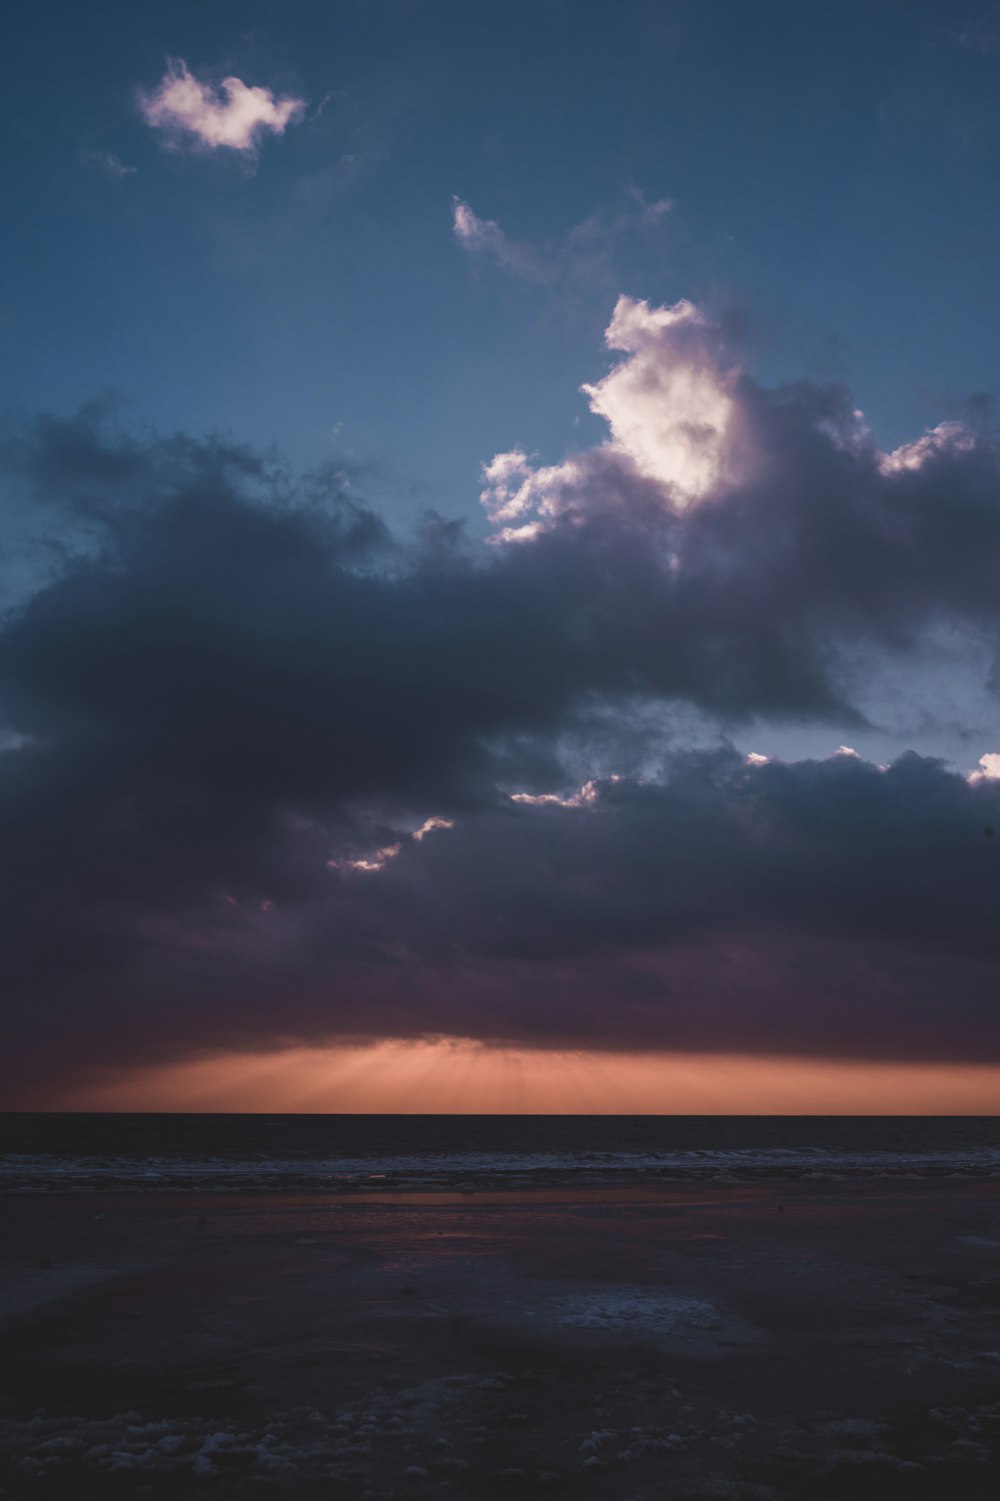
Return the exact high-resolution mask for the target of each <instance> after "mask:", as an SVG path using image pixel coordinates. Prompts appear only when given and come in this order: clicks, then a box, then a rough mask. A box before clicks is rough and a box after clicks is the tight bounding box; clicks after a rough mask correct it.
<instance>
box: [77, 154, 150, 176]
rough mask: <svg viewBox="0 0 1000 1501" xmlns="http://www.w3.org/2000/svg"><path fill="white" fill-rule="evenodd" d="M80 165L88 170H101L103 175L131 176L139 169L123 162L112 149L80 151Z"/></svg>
mask: <svg viewBox="0 0 1000 1501" xmlns="http://www.w3.org/2000/svg"><path fill="white" fill-rule="evenodd" d="M80 165H81V167H86V168H87V169H88V171H90V172H103V174H104V176H105V177H131V176H132V175H133V174H134V173H135V172H137V171H138V170H139V169H138V167H130V166H129V165H128V163H127V162H123V161H122V159H121V157H118V156H116V155H115V153H114V152H113V151H90V150H83V151H81V152H80Z"/></svg>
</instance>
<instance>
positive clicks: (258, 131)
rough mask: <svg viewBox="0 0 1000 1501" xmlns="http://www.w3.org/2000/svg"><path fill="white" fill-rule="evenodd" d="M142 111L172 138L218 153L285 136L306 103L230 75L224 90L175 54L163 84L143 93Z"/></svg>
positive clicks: (248, 148)
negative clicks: (223, 148)
mask: <svg viewBox="0 0 1000 1501" xmlns="http://www.w3.org/2000/svg"><path fill="white" fill-rule="evenodd" d="M138 97H139V110H140V113H141V115H142V118H143V119H144V120H145V122H146V124H147V125H149V126H150V127H151V128H152V129H153V130H158V131H160V132H162V134H163V135H164V136H165V137H166V139H167V141H168V142H169V143H170V144H172V145H176V144H178V143H179V142H181V141H184V140H187V141H188V142H189V144H195V145H197V146H200V147H204V148H206V149H207V150H210V151H214V150H217V149H219V148H222V147H225V148H227V149H229V150H231V151H242V152H254V151H256V150H257V148H258V146H259V145H260V141H261V138H262V136H264V135H267V134H271V135H278V136H280V135H284V133H285V131H286V130H287V128H288V126H289V125H294V124H295V123H296V122H297V121H299V120H301V119H302V116H303V115H304V113H305V101H304V100H303V99H297V98H294V97H293V96H291V95H287V96H285V97H284V98H279V97H278V96H277V95H275V94H273V93H272V92H271V90H270V89H265V88H261V87H259V86H251V85H249V84H246V83H244V82H243V81H242V79H240V78H224V79H223V80H222V82H221V84H220V85H219V87H218V88H215V87H214V86H213V85H212V84H210V83H205V82H203V81H202V80H201V79H199V78H196V77H195V76H194V74H193V73H192V72H191V70H190V69H189V68H188V65H187V63H186V62H184V60H183V59H182V58H170V59H168V62H167V71H166V72H165V73H164V75H163V78H162V79H161V80H160V83H159V86H158V87H157V88H156V89H154V90H153V91H152V92H151V93H146V92H145V91H143V90H140V91H139V96H138Z"/></svg>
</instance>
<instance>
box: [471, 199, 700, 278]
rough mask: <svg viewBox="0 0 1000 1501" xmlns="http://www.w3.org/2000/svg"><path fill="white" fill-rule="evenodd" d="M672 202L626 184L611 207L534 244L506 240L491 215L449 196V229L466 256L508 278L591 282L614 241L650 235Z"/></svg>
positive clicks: (607, 264) (606, 267) (606, 268)
mask: <svg viewBox="0 0 1000 1501" xmlns="http://www.w3.org/2000/svg"><path fill="white" fill-rule="evenodd" d="M673 206H674V205H673V202H672V200H671V199H669V198H659V199H655V200H653V201H650V200H649V199H647V198H646V197H645V195H644V194H643V193H642V192H641V191H640V190H639V189H638V188H635V187H629V188H626V189H625V191H624V193H623V194H622V195H621V197H620V199H619V201H618V202H617V203H616V204H615V205H614V206H613V207H612V208H611V209H609V210H605V211H603V212H598V213H595V214H591V215H590V216H589V217H588V218H587V219H584V220H583V221H582V222H581V223H579V224H577V225H574V227H573V228H572V229H571V230H570V231H569V233H568V234H567V235H566V236H565V237H564V238H563V239H561V240H559V241H556V242H554V243H549V244H545V245H539V246H535V245H529V244H527V243H525V242H524V241H520V240H513V239H511V238H510V236H509V235H507V234H506V233H505V232H504V230H503V229H501V227H500V225H499V224H498V223H497V221H496V220H495V219H481V218H480V217H479V215H478V214H477V213H476V212H475V211H474V210H473V209H472V208H471V207H470V205H469V204H468V203H466V202H465V201H464V199H462V198H458V197H453V198H452V200H451V212H452V230H453V232H454V235H455V239H456V240H457V241H458V243H459V245H461V247H462V249H463V250H465V251H466V252H467V253H468V254H469V255H473V256H483V257H485V258H487V259H489V260H492V261H493V262H494V264H496V265H497V266H499V267H500V268H501V270H503V271H506V272H508V273H510V274H511V275H513V276H519V277H523V278H525V279H526V280H528V281H538V282H563V283H569V284H574V283H576V284H589V285H593V284H594V283H595V282H597V281H604V280H606V278H607V276H608V275H609V274H610V273H611V270H612V262H613V256H614V249H615V246H616V244H618V242H620V241H621V240H623V239H624V238H627V237H629V236H634V235H636V234H640V235H648V234H650V233H655V232H656V231H657V230H659V228H660V227H661V225H662V223H663V221H664V219H665V218H666V216H667V215H668V214H669V213H671V212H672V210H673Z"/></svg>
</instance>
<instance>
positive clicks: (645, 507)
mask: <svg viewBox="0 0 1000 1501" xmlns="http://www.w3.org/2000/svg"><path fill="white" fill-rule="evenodd" d="M608 343H609V346H610V348H611V349H612V350H613V351H615V353H616V355H617V356H619V358H618V360H617V363H615V364H613V365H612V367H611V369H610V370H609V371H608V372H607V373H605V375H604V376H603V377H602V378H600V379H599V380H597V381H596V382H594V383H593V384H592V385H589V386H587V387H585V388H584V389H585V392H586V394H587V396H588V399H589V400H590V402H591V404H592V406H593V409H594V410H595V411H596V412H599V413H600V414H601V415H603V416H604V417H605V418H606V420H607V422H608V427H609V431H608V438H607V441H606V442H605V443H603V444H601V445H598V446H597V447H596V448H592V449H588V450H583V451H581V452H579V453H575V454H570V455H568V456H567V457H566V458H565V459H564V460H563V461H561V462H560V463H558V464H555V465H549V466H546V465H539V464H537V463H535V462H534V461H532V460H531V459H530V458H529V457H528V456H527V455H525V454H523V453H521V452H519V451H517V450H512V451H511V452H508V453H506V454H502V455H499V456H498V457H497V458H495V459H494V460H493V461H492V462H491V463H490V464H489V465H487V466H486V470H485V475H486V488H485V493H484V498H485V501H486V505H487V508H488V510H489V513H490V515H491V517H492V519H493V522H494V525H495V528H496V530H495V533H494V541H493V542H492V544H484V543H482V542H478V541H476V540H475V538H473V537H471V536H467V535H466V534H465V533H464V531H463V529H462V528H460V527H457V526H455V525H454V524H452V523H448V522H444V521H442V520H440V519H439V518H435V517H428V518H426V520H425V522H424V523H423V525H422V526H421V527H420V528H418V529H417V531H416V532H415V533H414V534H413V535H412V536H409V537H403V538H400V537H396V536H393V535H392V534H390V532H389V531H388V530H387V528H386V527H385V525H384V524H383V523H382V521H381V520H380V519H379V517H378V516H377V515H376V514H375V513H374V512H373V511H372V510H371V509H370V508H368V507H367V506H366V505H365V504H363V503H362V502H361V501H359V500H358V499H357V498H356V496H355V495H354V492H353V489H351V488H350V487H349V486H348V485H347V484H346V482H345V480H344V477H343V475H341V474H337V473H333V472H331V473H327V474H320V475H313V476H310V477H307V478H306V479H304V480H302V481H301V482H293V481H292V480H291V479H290V478H289V477H288V476H287V475H286V474H285V473H284V472H283V471H281V470H280V468H277V467H275V466H274V465H273V464H272V463H269V462H265V461H264V460H263V459H262V458H260V457H259V456H258V455H256V454H254V453H252V452H250V451H248V450H245V449H242V448H238V447H233V446H228V445H226V444H223V443H221V442H217V441H215V442H213V441H195V440H192V439H186V438H170V439H153V440H148V441H144V442H139V441H135V440H131V439H129V438H127V437H121V436H115V435H109V434H108V433H107V432H106V431H105V430H104V429H103V428H102V426H101V423H100V421H99V420H98V417H97V415H96V414H95V413H94V412H85V413H83V414H81V416H80V417H79V418H78V419H76V420H73V421H60V420H55V419H46V420H44V421H40V422H38V423H37V424H35V426H34V427H33V428H31V429H30V430H27V431H25V432H24V433H22V434H21V435H20V437H19V438H18V439H17V440H16V441H11V442H9V443H8V444H7V447H6V462H7V467H8V471H9V474H8V478H9V484H10V485H11V487H12V488H13V489H14V490H19V491H20V493H21V494H22V495H23V496H24V497H25V498H26V499H27V500H28V501H30V504H31V506H32V507H33V508H34V512H33V513H34V514H36V515H38V516H45V517H47V518H48V521H47V523H46V525H47V527H48V530H49V533H50V534H51V535H52V536H56V535H58V536H59V537H60V539H61V541H60V547H59V550H58V551H57V552H53V553H52V554H51V556H50V561H49V562H48V564H47V566H46V568H45V570H44V572H43V573H41V574H39V572H38V568H37V550H36V551H35V552H34V553H33V554H32V557H33V558H34V559H35V560H36V561H35V562H33V563H31V566H30V567H29V561H28V560H26V559H19V558H18V557H16V556H11V557H10V558H9V566H10V568H11V571H12V574H13V580H12V582H11V583H10V584H9V587H8V595H9V597H12V598H13V597H17V598H18V599H19V603H18V604H17V605H16V607H14V608H11V609H10V610H9V612H8V614H7V616H6V617H5V618H4V620H3V622H2V628H0V849H2V851H3V855H2V861H3V865H2V874H0V921H2V926H3V930H4V932H5V934H6V935H7V937H6V938H5V942H4V944H3V947H2V950H0V964H2V967H3V973H2V975H0V984H2V987H3V991H4V994H5V995H6V996H8V997H9V998H11V999H10V1002H9V1004H8V1005H7V1007H6V1008H5V1020H4V1026H5V1028H6V1036H5V1038H4V1047H3V1049H2V1050H0V1056H2V1057H3V1058H4V1059H5V1060H6V1061H5V1063H4V1064H3V1065H2V1067H3V1068H4V1069H5V1070H6V1072H7V1075H8V1083H9V1084H10V1086H11V1087H13V1083H14V1081H15V1080H17V1079H19V1078H20V1079H22V1080H28V1081H29V1083H30V1079H31V1076H32V1073H34V1074H35V1075H36V1076H37V1073H38V1071H39V1070H48V1071H50V1072H52V1073H58V1072H59V1071H60V1070H63V1071H69V1070H70V1069H72V1068H75V1067H77V1066H79V1065H81V1064H84V1065H86V1064H87V1063H88V1062H94V1063H95V1064H96V1063H97V1062H99V1061H105V1062H106V1061H107V1060H108V1059H115V1058H117V1059H121V1060H123V1061H128V1060H150V1059H158V1058H166V1057H174V1056H183V1055H185V1054H187V1053H190V1052H192V1051H196V1050H197V1049H199V1048H204V1047H229V1048H231V1047H257V1046H269V1045H274V1044H277V1043H280V1042H282V1041H286V1040H292V1039H297V1040H303V1041H307V1042H315V1041H322V1040H323V1039H326V1038H335V1037H359V1036H366V1037H379V1036H396V1037H412V1036H420V1035H433V1034H439V1033H448V1034H456V1035H462V1036H471V1037H479V1038H484V1039H487V1040H504V1041H515V1042H517V1041H530V1042H534V1043H539V1044H541V1045H547V1046H560V1047H564V1046H576V1045H581V1044H586V1045H593V1046H604V1047H616V1046H617V1047H635V1046H663V1047H681V1048H697V1049H706V1048H709V1049H710V1048H714V1047H717V1048H719V1049H726V1050H730V1051H732V1050H741V1049H742V1050H756V1051H785V1052H797V1053H808V1052H814V1053H822V1054H830V1055H840V1056H852V1055H853V1056H871V1057H894V1056H900V1057H914V1058H930V1057H935V1056H939V1055H940V1056H948V1057H951V1058H956V1059H958V1058H981V1057H986V1056H988V1057H992V1058H996V1057H998V1056H1000V1043H998V1041H997V1039H998V1037H1000V1029H998V1028H997V1027H996V1016H995V1002H994V1000H993V997H994V995H995V992H996V976H997V963H998V959H1000V953H998V948H1000V939H998V936H997V935H998V933H1000V924H998V923H997V920H996V919H997V912H998V907H1000V865H998V860H1000V839H997V838H994V837H993V835H992V834H991V833H990V832H989V831H990V830H993V829H995V828H1000V777H998V776H997V767H998V766H1000V762H998V760H997V754H998V753H997V751H996V750H995V749H994V748H993V747H990V746H984V747H981V748H980V749H979V750H977V752H976V755H977V756H978V755H981V756H982V760H981V761H980V762H979V764H978V765H977V766H976V767H975V769H974V770H973V771H972V772H971V773H966V769H965V768H962V769H960V770H958V771H952V770H949V769H948V768H946V767H945V766H943V765H942V764H941V763H939V762H937V761H934V760H932V759H928V758H925V757H920V756H919V755H908V756H904V757H903V758H902V759H900V760H898V761H896V762H895V764H893V765H892V766H890V767H887V768H886V767H877V766H873V765H871V764H869V763H867V762H865V761H864V760H862V759H861V758H860V757H858V756H856V755H854V754H850V753H846V752H843V753H840V754H836V755H833V756H831V757H830V758H829V759H826V760H821V761H802V762H799V763H797V764H786V763H784V762H782V761H778V760H773V759H770V760H769V759H768V758H766V757H761V756H759V755H749V756H746V755H744V754H741V753H738V752H737V751H736V750H735V749H734V748H733V745H732V740H733V739H737V740H738V739H739V738H740V737H741V733H742V732H741V730H740V725H741V724H747V723H750V722H753V723H760V721H761V720H762V719H764V720H766V719H768V718H771V719H774V720H776V721H781V722H789V721H800V722H802V723H825V724H827V725H828V726H829V732H830V742H831V744H835V743H836V741H837V740H838V739H840V738H843V737H845V736H848V735H849V733H850V729H851V727H852V726H857V725H858V724H860V723H861V722H862V721H863V709H862V707H861V701H860V699H859V697H858V692H857V689H858V683H859V677H858V670H857V664H858V662H859V660H860V661H863V662H865V661H872V660H874V659H875V658H876V657H878V658H879V659H881V660H886V661H902V660H904V659H906V660H910V661H912V660H914V659H918V658H919V653H920V650H921V646H922V643H923V642H924V641H925V639H926V637H927V635H928V633H930V632H932V631H934V630H937V629H939V628H941V626H942V623H946V624H947V625H948V626H949V627H950V628H952V629H954V630H956V631H959V632H970V633H975V635H976V637H977V639H978V640H980V641H984V642H986V643H987V644H988V645H990V647H991V648H992V649H994V650H995V648H996V646H997V643H998V641H1000V593H998V591H997V588H996V579H997V576H998V564H1000V463H998V456H997V453H996V452H995V451H994V450H993V449H992V448H991V447H989V446H988V445H986V444H984V443H982V442H981V441H978V440H976V439H975V438H973V436H972V435H971V434H970V433H968V432H967V431H966V430H965V429H964V428H959V427H957V426H948V427H943V428H939V429H937V430H936V431H935V432H934V433H932V434H928V435H925V436H924V437H923V438H920V439H917V440H916V441H915V442H914V443H913V444H910V445H907V446H906V447H905V448H902V449H899V450H897V451H896V452H895V453H894V454H886V453H884V452H882V451H881V450H879V448H878V447H877V445H876V444H875V442H874V441H873V439H872V437H871V435H870V434H869V433H868V431H867V429H866V428H865V425H864V422H863V419H862V418H861V417H860V415H859V414H858V412H857V411H856V409H855V407H854V405H853V403H852V402H851V401H850V399H849V398H848V396H847V395H846V393H844V392H843V391H840V390H836V389H827V388H817V387H814V386H808V385H797V386H792V387H786V388H782V389H780V390H767V389H765V388H762V387H761V386H759V385H758V384H757V383H756V382H754V381H753V380H752V379H751V378H750V376H749V375H747V374H746V373H745V372H743V371H741V370H739V369H738V368H737V367H736V365H735V363H734V362H733V360H732V359H731V358H730V357H728V356H727V354H726V350H725V347H724V341H723V340H722V338H721V336H720V334H719V331H718V330H717V329H716V328H714V327H713V325H712V323H711V320H710V319H708V318H707V316H706V315H705V314H704V313H702V312H700V311H699V310H697V309H695V308H693V307H691V306H690V305H689V304H686V303H681V304H678V305H677V306H676V307H674V308H672V309H656V308H651V307H649V306H648V305H647V304H645V303H641V302H631V301H629V300H628V299H622V300H621V301H620V302H619V304H618V306H617V308H616V309H615V312H614V316H613V318H612V320H611V323H610V325H609V329H608ZM685 705H687V706H695V707H696V708H697V710H698V711H699V712H700V713H702V714H703V715H707V716H711V717H713V718H714V719H715V721H716V722H717V724H718V726H719V739H718V744H717V745H716V746H715V747H714V748H712V749H707V750H706V749H702V750H688V751H682V750H678V749H677V748H676V746H675V745H674V744H673V743H672V742H671V741H670V740H669V739H664V738H663V734H662V732H663V730H664V727H666V728H669V724H670V716H671V714H672V713H673V712H674V711H675V710H676V709H678V708H682V707H683V706H685ZM971 759H972V760H975V757H972V758H971Z"/></svg>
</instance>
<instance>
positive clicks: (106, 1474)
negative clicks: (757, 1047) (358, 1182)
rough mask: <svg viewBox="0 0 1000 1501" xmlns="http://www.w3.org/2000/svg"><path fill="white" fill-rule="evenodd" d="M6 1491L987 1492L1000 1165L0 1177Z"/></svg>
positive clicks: (996, 1349) (991, 1460)
mask: <svg viewBox="0 0 1000 1501" xmlns="http://www.w3.org/2000/svg"><path fill="white" fill-rule="evenodd" d="M2 1222H3V1240H2V1265H0V1318H2V1320H3V1323H2V1325H0V1338H2V1356H0V1399H2V1408H0V1455H2V1458H0V1486H3V1487H4V1489H5V1493H6V1496H7V1497H13V1498H19V1497H25V1498H29V1497H48V1496H52V1497H59V1498H63V1497H65V1498H69V1497H72V1498H74V1501H79V1498H80V1497H86V1496H89V1495H93V1494H99V1495H101V1496H102V1497H103V1496H108V1497H116V1496H133V1495H135V1496H145V1497H150V1498H153V1501H157V1498H168V1497H169V1498H175V1497H176V1498H180V1497H184V1498H185V1501H186V1498H201V1497H206V1498H207V1497H229V1496H235V1495H239V1496H268V1495H275V1496H301V1497H308V1498H312V1497H320V1496H322V1497H326V1498H341V1497H343V1498H345V1501H354V1498H366V1501H374V1498H383V1501H388V1498H390V1497H410V1496H412V1497H415V1498H421V1497H428V1496H437V1495H447V1496H451V1497H454V1498H475V1497H480V1496H483V1497H492V1496H502V1495H508V1494H510V1492H511V1491H515V1492H516V1491H531V1490H551V1491H554V1492H557V1493H559V1492H561V1493H562V1494H564V1495H567V1496H573V1497H576V1496H578V1495H585V1496H593V1497H595V1498H616V1501H617V1498H635V1501H645V1498H651V1501H652V1498H657V1501H666V1498H686V1497H733V1498H748V1501H771V1498H788V1501H793V1498H794V1501H833V1498H842V1497H843V1498H846V1497H852V1498H861V1501H866V1498H872V1501H874V1498H878V1501H893V1498H895V1497H897V1496H899V1497H912V1498H917V1501H923V1498H929V1497H935V1498H937V1497H940V1498H945V1497H947V1498H972V1501H975V1498H979V1497H983V1498H985V1497H987V1496H988V1497H990V1498H991V1501H992V1498H993V1497H995V1496H996V1494H997V1486H998V1483H1000V1463H998V1447H1000V1184H997V1183H993V1182H981V1183H969V1182H958V1181H941V1180H938V1181H921V1182H905V1181H904V1182H894V1183H880V1182H877V1181H875V1182H867V1183H852V1184H838V1183H834V1182H818V1183H802V1182H799V1183H789V1184H767V1185H753V1186H741V1185H738V1184H719V1185H712V1186H706V1185H690V1186H684V1187H679V1188H675V1189H670V1188H665V1187H656V1188H642V1187H629V1188H620V1189H615V1188H608V1189H597V1188H591V1189H586V1190H574V1189H572V1188H560V1189H558V1190H549V1191H537V1190H529V1189H526V1190H511V1191H505V1192H504V1191H488V1192H487V1191H482V1192H479V1191H472V1190H468V1191H465V1192H447V1193H424V1194H418V1193H410V1194H400V1193H378V1192H370V1191H369V1192H358V1193H356V1194H353V1195H350V1196H339V1197H333V1196H326V1197H324V1196H318V1195H317V1196H294V1195H266V1194H258V1195H243V1194H229V1195H208V1194H198V1195H174V1194H161V1195H158V1194H148V1195H142V1194H109V1195H99V1194H58V1195H56V1194H52V1195H25V1196H8V1197H5V1198H4V1199H3V1201H2Z"/></svg>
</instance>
